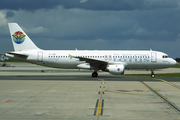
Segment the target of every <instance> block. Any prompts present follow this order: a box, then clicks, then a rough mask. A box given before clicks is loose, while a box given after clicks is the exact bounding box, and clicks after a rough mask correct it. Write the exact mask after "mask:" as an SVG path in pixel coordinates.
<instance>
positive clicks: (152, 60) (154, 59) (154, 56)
mask: <svg viewBox="0 0 180 120" xmlns="http://www.w3.org/2000/svg"><path fill="white" fill-rule="evenodd" d="M151 62H157V56H156V52H152V53H151Z"/></svg>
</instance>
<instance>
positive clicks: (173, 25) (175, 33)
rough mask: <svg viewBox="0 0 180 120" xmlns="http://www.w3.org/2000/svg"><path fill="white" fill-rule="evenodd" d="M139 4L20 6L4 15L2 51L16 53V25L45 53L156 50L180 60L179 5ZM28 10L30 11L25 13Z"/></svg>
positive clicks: (140, 0)
mask: <svg viewBox="0 0 180 120" xmlns="http://www.w3.org/2000/svg"><path fill="white" fill-rule="evenodd" d="M7 1H8V0H7ZM134 1H136V0H133V1H131V2H128V1H127V0H117V1H116V0H112V1H111V0H103V2H102V1H101V0H96V2H95V1H94V0H72V2H67V0H61V1H60V2H59V1H53V2H51V3H49V6H46V5H44V4H47V1H46V0H43V1H41V3H42V4H41V5H40V4H39V5H38V4H37V5H35V6H33V5H34V3H31V1H28V2H27V3H25V2H24V3H20V2H19V3H18V0H17V1H16V2H17V3H18V4H20V5H19V6H18V5H17V6H14V8H13V7H12V6H8V7H4V10H0V21H1V22H0V39H1V40H3V42H2V44H1V46H0V51H1V53H2V52H4V51H8V50H12V44H11V43H10V42H11V40H10V35H9V31H8V27H7V23H8V22H16V23H18V24H19V25H20V26H21V27H22V28H23V29H24V31H25V32H26V33H27V34H28V36H29V37H30V38H31V39H32V40H33V41H34V42H35V44H37V46H38V47H40V48H42V49H74V48H78V49H116V50H121V49H126V50H127V49H131V50H132V49H146V50H147V49H150V48H152V49H153V50H159V51H163V52H166V53H168V54H170V56H175V57H177V56H179V54H178V53H177V52H174V51H179V50H180V47H178V46H179V44H180V22H179V21H180V15H179V13H180V8H179V7H177V1H175V0H172V1H171V0H170V1H168V0H163V1H164V2H162V0H156V1H155V0H137V1H136V2H134ZM3 2H4V1H3ZM22 2H23V1H22ZM49 2H50V1H49ZM104 2H105V3H104ZM113 2H114V3H113ZM37 3H39V2H38V0H37ZM55 3H56V4H55ZM95 3H96V4H95ZM118 3H119V4H118ZM120 3H121V4H120ZM25 4H29V6H27V7H24V6H23V5H25ZM14 5H15V3H14ZM23 7H24V8H23ZM0 8H1V9H2V7H0ZM32 11H33V12H32ZM9 41H10V42H9Z"/></svg>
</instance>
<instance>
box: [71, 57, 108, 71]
mask: <svg viewBox="0 0 180 120" xmlns="http://www.w3.org/2000/svg"><path fill="white" fill-rule="evenodd" d="M69 56H70V57H73V58H78V59H79V61H85V62H86V63H89V64H90V66H91V67H95V68H98V69H101V70H104V69H106V66H107V64H108V62H106V61H102V60H97V59H91V58H85V57H74V56H72V55H69Z"/></svg>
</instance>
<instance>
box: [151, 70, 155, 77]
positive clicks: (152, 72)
mask: <svg viewBox="0 0 180 120" xmlns="http://www.w3.org/2000/svg"><path fill="white" fill-rule="evenodd" d="M151 77H152V78H155V74H154V71H153V69H151Z"/></svg>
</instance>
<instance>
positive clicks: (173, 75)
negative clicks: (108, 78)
mask: <svg viewBox="0 0 180 120" xmlns="http://www.w3.org/2000/svg"><path fill="white" fill-rule="evenodd" d="M123 76H139V77H151V74H125V75H123ZM155 77H180V73H164V74H155Z"/></svg>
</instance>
